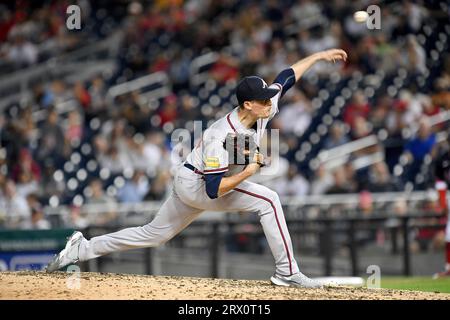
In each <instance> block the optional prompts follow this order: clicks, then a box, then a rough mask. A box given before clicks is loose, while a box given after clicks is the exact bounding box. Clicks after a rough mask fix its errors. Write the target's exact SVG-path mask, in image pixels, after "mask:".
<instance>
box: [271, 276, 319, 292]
mask: <svg viewBox="0 0 450 320" xmlns="http://www.w3.org/2000/svg"><path fill="white" fill-rule="evenodd" d="M270 281H271V282H272V283H273V284H274V285H277V286H284V287H301V288H317V289H320V288H323V285H322V284H320V283H319V282H318V281H316V280H313V279H310V278H308V277H307V276H305V275H304V274H303V273H301V272H299V273H295V274H293V275H291V276H282V275H280V274H277V273H275V274H274V275H273V276H272V277H271V278H270Z"/></svg>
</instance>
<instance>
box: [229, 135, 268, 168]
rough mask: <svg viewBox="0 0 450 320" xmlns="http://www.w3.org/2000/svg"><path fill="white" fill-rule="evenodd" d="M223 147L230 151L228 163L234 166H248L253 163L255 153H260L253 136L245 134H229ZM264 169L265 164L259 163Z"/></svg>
mask: <svg viewBox="0 0 450 320" xmlns="http://www.w3.org/2000/svg"><path fill="white" fill-rule="evenodd" d="M223 147H224V148H225V150H227V151H228V162H229V164H234V165H248V164H249V163H252V162H253V158H254V156H255V153H258V152H259V148H258V146H257V145H256V142H255V140H254V139H253V137H252V136H250V135H248V134H245V133H228V134H227V136H226V138H225V141H224V142H223ZM258 164H259V165H260V166H261V167H262V166H264V163H260V162H258Z"/></svg>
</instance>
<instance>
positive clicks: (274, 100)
mask: <svg viewBox="0 0 450 320" xmlns="http://www.w3.org/2000/svg"><path fill="white" fill-rule="evenodd" d="M269 88H272V89H279V92H278V93H277V94H276V95H275V96H273V97H272V98H271V99H270V101H271V102H272V111H271V112H270V116H269V119H268V120H271V119H272V118H273V117H275V115H276V114H277V113H278V102H279V101H280V98H281V92H282V90H283V87H282V86H281V84H279V83H273V84H272V85H270V87H269Z"/></svg>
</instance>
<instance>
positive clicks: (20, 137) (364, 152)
mask: <svg viewBox="0 0 450 320" xmlns="http://www.w3.org/2000/svg"><path fill="white" fill-rule="evenodd" d="M74 3H75V1H74ZM76 3H77V4H78V5H79V6H80V7H81V12H82V29H81V30H79V31H69V30H67V28H66V25H65V19H66V17H67V15H66V12H65V9H66V7H67V6H68V5H70V4H73V3H72V2H71V1H64V0H63V1H22V0H20V1H16V2H11V3H9V4H2V5H1V7H0V74H1V77H0V80H2V81H4V82H5V81H6V82H7V81H8V78H9V77H12V75H16V74H18V73H20V72H26V71H27V70H32V69H33V68H34V67H36V66H38V65H40V64H44V63H47V62H49V61H52V59H53V58H55V57H58V56H61V55H65V54H70V53H71V52H73V51H74V50H78V49H80V48H83V47H84V46H88V45H91V44H93V43H96V42H98V41H101V40H102V39H106V38H108V37H110V36H111V35H119V38H118V39H120V40H119V41H118V42H117V47H118V50H116V52H115V56H114V57H113V59H114V62H115V68H114V71H113V72H99V73H96V74H95V75H93V76H91V77H90V78H89V79H83V80H67V79H65V78H62V77H52V76H49V77H48V78H44V79H41V80H40V81H37V82H35V83H29V84H28V86H27V87H26V88H25V91H27V92H28V93H29V94H28V95H25V96H26V97H27V98H26V99H24V98H23V97H24V96H22V97H21V99H20V100H17V101H13V102H12V103H9V104H8V105H7V106H5V107H4V108H3V109H2V110H1V114H0V138H1V149H0V162H1V167H0V185H1V193H0V224H1V225H3V227H6V228H38V229H39V228H49V227H51V226H50V223H49V221H48V220H46V219H45V215H44V211H43V207H44V206H51V207H57V206H58V205H70V206H72V207H74V208H79V207H80V206H82V205H83V204H107V205H111V204H114V203H118V202H122V203H136V202H141V201H145V200H162V199H164V198H165V196H166V195H167V192H168V190H169V188H170V182H171V172H170V170H171V166H172V162H171V160H172V159H171V151H172V148H173V147H172V145H171V140H170V139H171V138H170V137H171V133H172V132H173V130H175V129H176V128H186V129H188V130H190V131H191V132H193V128H194V125H193V123H194V121H198V120H200V121H202V123H203V128H206V127H207V125H208V124H209V123H211V121H214V120H215V119H218V118H220V117H222V116H223V115H225V114H226V113H227V112H229V111H231V110H232V109H233V108H234V106H235V105H236V100H235V97H234V96H233V89H234V87H235V84H236V82H237V81H238V80H239V79H240V77H242V76H245V75H251V74H258V75H260V76H262V77H264V78H265V79H266V80H267V81H268V82H270V81H271V80H272V79H274V77H275V76H276V74H277V73H278V72H279V71H281V70H282V69H284V68H286V67H289V66H290V65H291V64H292V63H294V62H295V61H297V60H299V59H301V58H302V57H305V56H307V55H309V54H312V53H314V52H317V51H320V50H325V49H328V48H343V49H344V50H346V51H347V53H348V55H349V59H348V61H347V62H346V63H345V64H337V65H331V64H325V63H324V64H321V63H319V64H317V65H316V66H315V67H313V68H312V70H311V71H309V72H308V73H307V74H306V75H305V78H304V79H303V80H302V81H300V82H299V83H298V85H296V88H295V89H293V90H291V91H290V92H289V93H288V94H287V95H286V96H285V97H284V99H283V100H282V103H281V105H280V113H279V114H278V115H277V116H276V118H275V119H274V120H273V121H272V128H275V129H279V130H280V140H281V141H280V145H279V151H280V155H281V157H282V161H284V162H285V163H287V164H288V165H287V166H288V170H286V172H285V173H283V176H281V177H278V178H277V179H276V180H274V181H271V182H269V184H270V186H271V187H272V188H274V189H275V190H276V191H277V192H278V193H279V194H280V196H281V198H283V197H286V196H304V195H321V194H341V193H361V192H362V194H370V193H371V192H391V191H403V190H426V189H427V188H429V187H432V186H433V184H434V181H433V174H432V166H433V159H435V157H436V156H437V155H438V154H439V153H440V152H442V150H443V149H445V148H446V147H448V145H447V144H448V140H447V136H446V135H445V137H444V138H442V135H441V136H439V134H438V133H445V131H446V130H448V129H449V125H448V122H445V121H444V122H439V121H436V119H439V117H438V116H439V114H443V113H444V112H445V111H450V55H449V54H448V52H449V45H448V40H449V39H448V38H449V36H450V15H449V14H450V8H449V5H448V3H446V2H445V1H397V2H389V1H380V2H379V6H380V8H381V30H369V29H368V28H367V27H366V25H365V24H361V23H357V22H355V21H354V20H353V18H352V15H353V13H354V12H355V11H357V10H361V9H365V8H366V7H367V5H368V3H367V2H365V1H358V2H356V1H355V2H353V1H344V0H332V1H308V0H298V1H294V0H286V1H272V0H267V1H263V4H262V2H261V1H251V0H249V1H235V0H227V1H210V0H189V1H181V0H173V1H151V2H148V3H147V2H142V3H141V2H123V1H110V2H108V3H106V2H102V1H99V2H97V1H95V3H94V2H88V1H86V0H84V1H83V0H82V1H76ZM211 52H214V53H216V54H217V55H216V56H215V58H214V60H213V61H212V62H211V63H210V64H209V65H207V66H206V68H205V72H207V78H206V80H205V81H201V82H200V83H197V82H194V81H193V75H192V68H193V64H194V63H195V61H196V58H198V57H200V56H203V55H206V54H208V53H211ZM156 72H162V73H165V74H166V75H167V76H168V79H169V88H170V92H168V93H167V94H165V95H164V96H163V97H160V98H158V99H154V100H151V99H150V100H148V99H144V98H143V97H142V95H141V94H140V92H139V91H138V90H136V91H132V92H129V93H126V94H123V95H120V96H117V97H115V98H114V99H109V98H108V91H109V90H110V88H111V87H113V86H116V85H118V84H123V83H126V82H127V81H131V80H133V79H137V78H139V77H142V76H146V75H148V74H153V73H156ZM72 79H74V78H72ZM75 79H76V78H75ZM22 89H23V88H22ZM21 92H23V91H21ZM16 93H17V92H16ZM69 101H70V104H68V102H69ZM68 106H70V107H68ZM372 135H374V136H375V137H376V142H375V143H374V144H372V145H369V146H367V147H365V148H362V149H359V150H356V151H355V152H353V153H351V154H350V155H349V158H346V161H345V164H341V165H336V166H334V167H332V168H331V167H330V166H327V165H326V163H322V162H320V160H319V159H320V157H319V155H320V154H321V152H323V151H324V150H330V149H333V148H336V147H339V146H342V145H345V144H346V143H348V142H351V141H357V140H360V139H362V138H364V137H370V136H372ZM439 137H441V138H439ZM272 148H273V146H272ZM380 152H381V153H382V154H383V155H384V156H383V157H382V158H381V160H380V159H378V158H376V155H377V154H379V153H380ZM364 156H368V159H372V160H369V162H368V164H366V165H364V164H363V165H361V164H360V163H358V162H355V161H356V160H357V159H358V158H361V157H364ZM374 157H375V158H374ZM373 159H378V160H373ZM353 160H355V161H353ZM362 198H363V199H364V197H362ZM12 215H13V216H12ZM112 216H113V214H112ZM109 218H110V217H105V219H106V220H105V221H107V220H108V219H109Z"/></svg>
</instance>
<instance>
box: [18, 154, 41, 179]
mask: <svg viewBox="0 0 450 320" xmlns="http://www.w3.org/2000/svg"><path fill="white" fill-rule="evenodd" d="M24 173H27V174H31V176H32V177H33V180H36V181H39V180H40V179H41V168H40V167H39V165H38V164H37V162H36V161H34V159H33V157H32V156H31V152H30V151H29V150H28V149H25V148H23V149H22V150H20V154H19V160H18V162H17V164H16V165H15V166H14V168H13V169H12V178H13V180H14V181H15V182H17V181H19V177H20V176H21V175H22V174H24Z"/></svg>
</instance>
